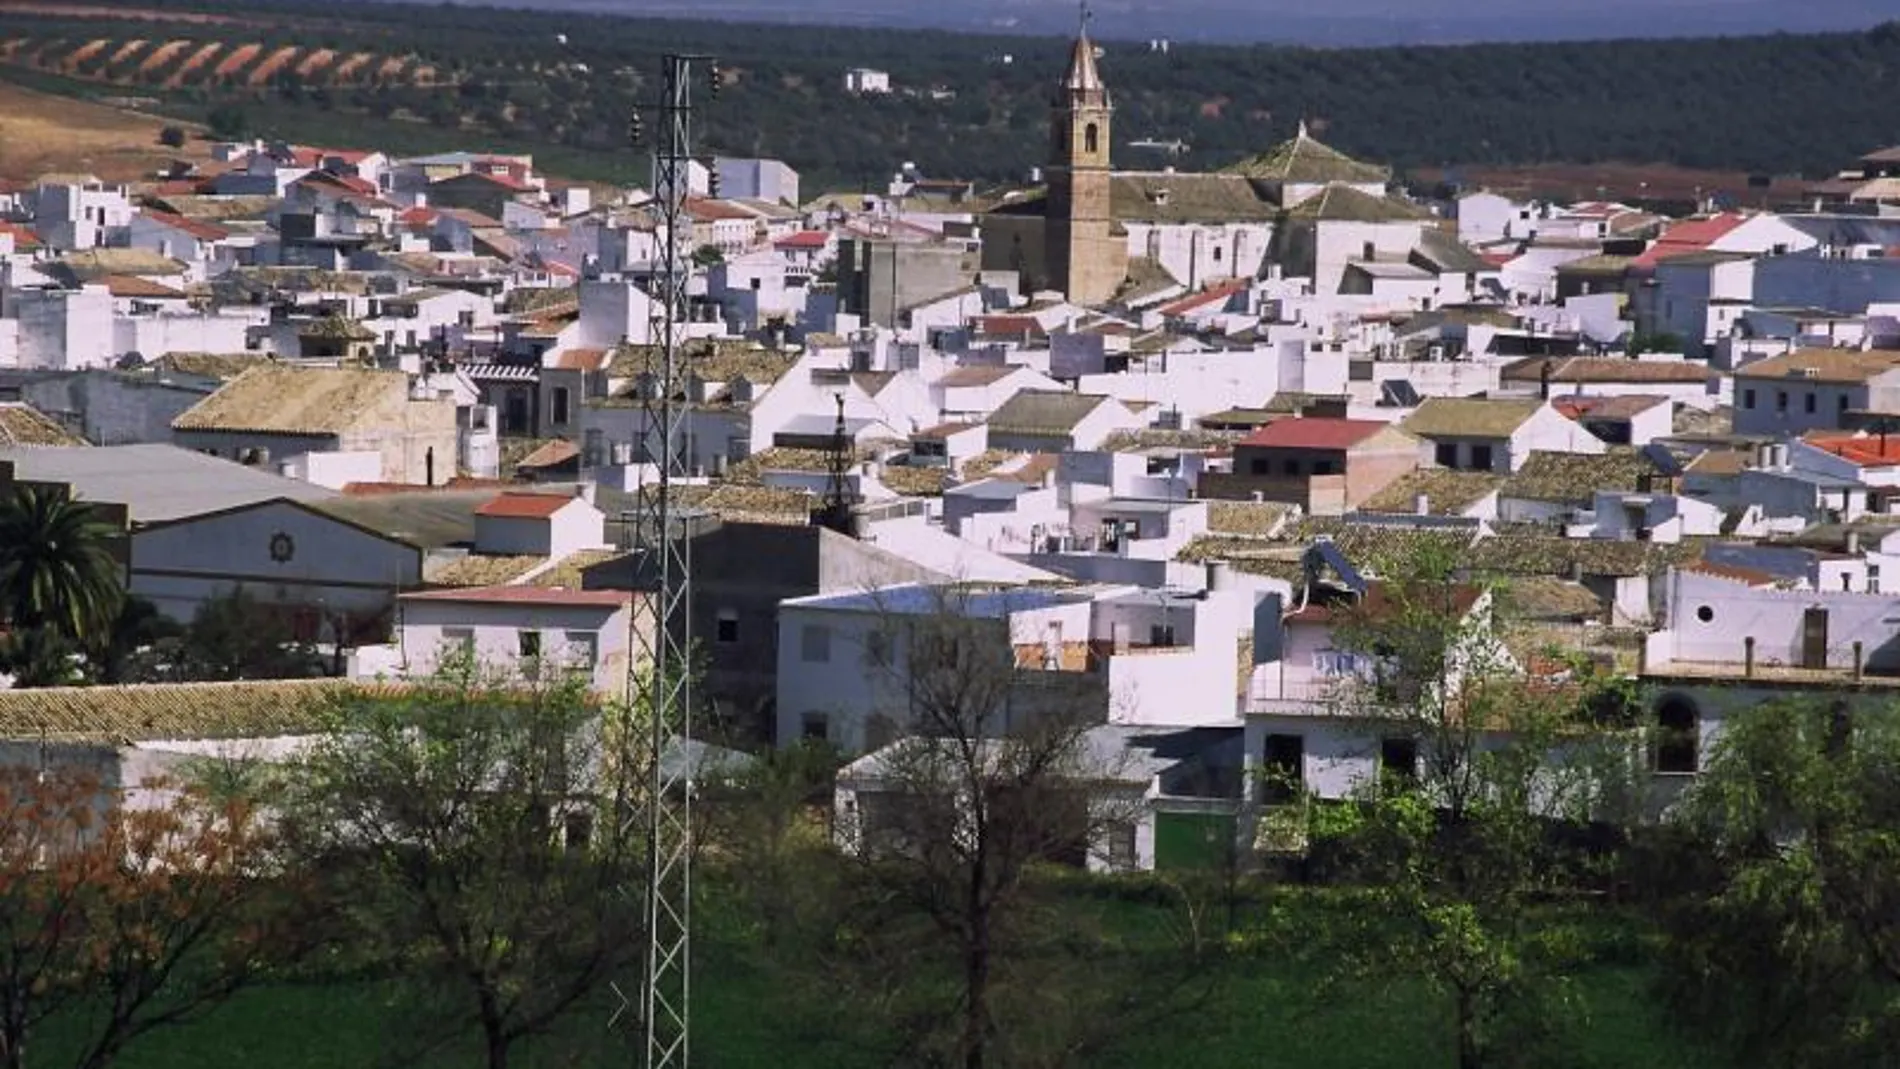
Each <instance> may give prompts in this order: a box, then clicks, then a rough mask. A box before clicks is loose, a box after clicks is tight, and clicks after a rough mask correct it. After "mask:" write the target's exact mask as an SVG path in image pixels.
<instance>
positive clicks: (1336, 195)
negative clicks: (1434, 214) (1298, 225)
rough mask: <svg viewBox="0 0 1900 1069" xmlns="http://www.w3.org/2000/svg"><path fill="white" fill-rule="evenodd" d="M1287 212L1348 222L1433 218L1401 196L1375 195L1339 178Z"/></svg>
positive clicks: (1302, 217)
mask: <svg viewBox="0 0 1900 1069" xmlns="http://www.w3.org/2000/svg"><path fill="white" fill-rule="evenodd" d="M1286 214H1287V218H1289V219H1306V220H1320V221H1325V222H1347V223H1395V222H1404V221H1407V220H1413V219H1427V218H1430V214H1429V213H1428V212H1426V211H1425V210H1424V209H1422V208H1420V207H1418V206H1417V205H1414V204H1410V203H1407V202H1406V201H1402V200H1399V199H1398V198H1397V197H1375V196H1372V195H1371V194H1369V193H1365V192H1363V191H1361V190H1359V189H1355V188H1354V187H1352V186H1349V185H1342V184H1340V183H1337V182H1334V183H1330V184H1328V185H1327V187H1326V188H1325V189H1324V190H1322V191H1320V193H1319V195H1318V196H1315V197H1310V198H1308V199H1306V200H1303V201H1301V202H1300V203H1299V204H1297V205H1295V206H1294V207H1293V209H1292V210H1291V211H1289V212H1287V213H1286Z"/></svg>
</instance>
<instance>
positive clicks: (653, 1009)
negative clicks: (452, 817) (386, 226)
mask: <svg viewBox="0 0 1900 1069" xmlns="http://www.w3.org/2000/svg"><path fill="white" fill-rule="evenodd" d="M699 63H704V64H706V65H707V66H708V67H709V68H710V66H711V60H710V59H709V58H708V57H705V56H684V55H668V56H666V57H665V59H664V68H665V69H664V71H663V76H662V93H663V96H662V98H661V99H660V101H659V102H658V104H657V105H654V106H653V108H652V110H653V111H654V112H656V119H657V121H656V123H655V126H656V127H657V129H656V130H655V131H654V133H655V135H656V138H655V145H654V149H655V151H654V164H653V179H654V182H653V184H654V209H655V216H656V220H655V221H656V223H657V224H658V226H657V230H658V232H659V236H660V242H659V263H658V265H657V268H658V269H657V270H656V271H655V272H654V273H653V278H652V283H651V287H650V295H651V297H652V299H653V309H654V311H653V317H652V332H653V337H652V339H651V342H652V347H653V349H652V351H653V352H654V354H655V356H654V360H653V363H652V366H651V367H650V368H649V371H650V375H649V378H648V381H647V383H646V384H645V387H644V388H643V389H642V391H641V394H640V396H641V399H642V400H641V408H642V413H643V416H644V420H643V423H644V426H643V427H642V433H643V434H644V435H645V442H646V445H647V448H646V450H645V453H646V460H647V462H648V468H647V470H648V471H649V472H650V475H649V476H648V477H647V478H645V479H644V480H643V481H642V483H641V485H640V488H639V493H637V494H636V495H635V499H634V500H635V505H634V511H633V515H632V516H631V517H630V519H631V523H630V525H629V533H630V534H631V537H632V544H633V551H634V552H633V561H634V567H635V574H636V576H637V577H638V581H637V586H638V587H639V588H640V590H641V591H642V593H643V596H642V597H641V598H640V599H639V602H638V609H637V611H636V613H635V622H634V624H633V631H634V644H633V645H634V651H635V654H636V656H637V657H638V658H639V661H638V663H637V665H636V670H635V671H634V672H633V673H632V674H631V677H630V678H631V680H632V682H631V683H630V693H629V695H628V703H627V704H628V706H629V708H630V709H633V710H635V711H637V712H638V713H640V714H642V715H643V717H644V723H642V722H641V719H640V718H636V719H635V721H634V726H635V727H636V729H639V728H644V731H643V732H639V734H643V735H644V738H634V739H630V740H629V742H630V743H631V744H632V745H633V746H634V747H636V748H638V749H643V750H644V752H643V753H641V754H640V757H641V760H640V761H639V762H638V765H639V766H640V769H639V770H640V771H641V772H644V773H646V774H647V775H648V777H649V778H648V780H647V782H646V784H645V785H644V790H643V791H642V794H643V797H642V798H641V803H642V804H641V805H639V806H638V807H636V811H635V812H632V813H630V814H628V817H627V819H629V820H631V821H635V822H639V823H640V824H641V826H640V827H639V828H637V829H629V830H630V831H636V830H637V831H638V832H639V833H640V834H643V835H644V836H645V838H646V846H647V856H648V865H647V872H646V883H645V886H644V887H643V888H642V890H643V892H644V901H645V904H646V918H645V920H646V923H645V926H644V927H645V930H646V936H647V945H646V954H645V960H644V961H643V962H642V974H641V983H640V999H639V1005H638V1012H639V1014H640V1027H641V1028H642V1029H643V1030H644V1033H645V1035H644V1049H645V1054H644V1058H643V1061H642V1064H643V1065H644V1066H646V1069H670V1067H679V1066H684V1065H686V1064H687V1055H688V1050H689V1047H688V1039H689V1036H690V1027H689V1023H690V1013H689V1010H690V1005H691V992H692V892H693V882H692V864H691V860H692V850H693V841H692V839H693V811H692V806H693V783H692V764H693V762H692V760H691V751H690V748H689V747H690V740H691V738H692V727H693V725H692V702H693V692H692V691H693V687H692V671H691V663H690V659H691V646H690V643H691V636H692V601H691V596H692V543H691V539H690V534H691V532H690V531H689V530H688V529H687V523H686V521H687V517H686V516H685V514H684V511H683V510H681V509H679V508H678V503H677V501H676V499H675V493H676V491H677V488H678V485H679V483H680V482H681V481H682V480H683V479H685V478H686V477H687V476H688V475H689V474H690V470H689V465H690V458H689V457H688V456H687V436H686V434H685V429H684V427H683V426H682V419H683V416H684V414H685V411H686V409H685V406H684V405H683V404H681V403H680V402H679V398H680V397H681V395H682V393H683V392H684V389H685V385H686V378H687V373H688V370H689V369H688V366H687V364H688V357H687V351H686V346H685V344H684V342H685V332H686V324H687V321H688V315H687V281H688V279H689V278H690V277H691V275H692V270H693V262H692V259H691V250H690V247H689V246H690V240H689V239H690V232H691V225H690V223H688V224H687V225H686V226H684V227H682V225H681V223H682V221H683V220H684V219H685V201H686V196H687V193H688V188H689V175H688V171H687V168H688V166H689V163H690V161H691V159H692V122H691V119H692V94H691V88H690V87H691V81H690V75H691V73H692V70H693V67H694V66H695V64H699ZM715 76H716V75H715ZM674 740H677V749H675V750H674V751H673V753H674V758H673V759H672V760H668V750H669V747H670V746H673V745H674Z"/></svg>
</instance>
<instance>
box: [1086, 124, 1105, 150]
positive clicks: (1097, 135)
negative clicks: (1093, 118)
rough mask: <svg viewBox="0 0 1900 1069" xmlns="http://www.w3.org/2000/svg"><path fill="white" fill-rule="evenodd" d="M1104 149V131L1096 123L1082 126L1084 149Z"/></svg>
mask: <svg viewBox="0 0 1900 1069" xmlns="http://www.w3.org/2000/svg"><path fill="white" fill-rule="evenodd" d="M1101 150H1102V131H1101V130H1100V129H1098V128H1097V127H1096V125H1095V124H1094V123H1090V124H1088V125H1087V126H1085V127H1083V128H1082V151H1084V152H1088V153H1095V152H1100V151H1101Z"/></svg>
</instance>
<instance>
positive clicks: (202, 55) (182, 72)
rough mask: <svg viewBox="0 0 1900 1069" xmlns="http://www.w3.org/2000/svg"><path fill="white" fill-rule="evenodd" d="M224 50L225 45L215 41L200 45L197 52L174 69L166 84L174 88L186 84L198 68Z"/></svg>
mask: <svg viewBox="0 0 1900 1069" xmlns="http://www.w3.org/2000/svg"><path fill="white" fill-rule="evenodd" d="M223 50H224V46H223V45H222V44H219V43H217V42H215V41H214V42H212V43H211V44H208V45H200V46H199V47H198V50H197V51H196V52H193V53H192V54H191V55H189V56H186V57H185V61H184V62H183V63H180V64H179V65H178V66H177V68H176V69H174V70H173V71H172V76H171V77H169V78H167V79H165V85H166V86H167V87H168V88H172V89H176V88H177V87H179V86H181V85H184V84H185V79H186V78H189V77H190V76H191V75H192V74H194V73H196V72H197V70H198V68H200V67H202V66H204V65H205V64H207V63H209V62H211V57H212V56H215V55H217V54H218V53H219V52H221V51H223Z"/></svg>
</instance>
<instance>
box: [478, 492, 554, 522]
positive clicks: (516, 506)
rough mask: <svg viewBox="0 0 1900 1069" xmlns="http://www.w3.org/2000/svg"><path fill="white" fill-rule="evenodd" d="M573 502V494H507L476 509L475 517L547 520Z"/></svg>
mask: <svg viewBox="0 0 1900 1069" xmlns="http://www.w3.org/2000/svg"><path fill="white" fill-rule="evenodd" d="M573 501H574V497H573V496H572V495H571V494H529V493H505V494H502V495H501V496H499V497H496V498H495V499H493V500H492V501H489V502H488V503H487V504H484V505H483V506H482V507H480V508H478V509H476V510H475V515H477V516H489V517H494V518H498V519H505V520H545V519H547V518H548V517H550V516H552V515H554V514H555V513H557V512H559V511H561V510H562V509H564V508H566V507H567V506H568V505H570V504H572V503H573Z"/></svg>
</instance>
